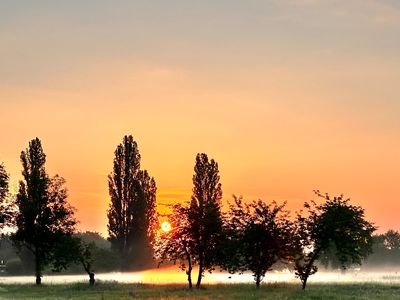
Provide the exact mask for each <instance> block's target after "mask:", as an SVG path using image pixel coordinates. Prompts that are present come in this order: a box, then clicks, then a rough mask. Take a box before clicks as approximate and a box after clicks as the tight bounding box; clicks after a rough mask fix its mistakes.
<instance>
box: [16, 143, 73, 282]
mask: <svg viewBox="0 0 400 300" xmlns="http://www.w3.org/2000/svg"><path fill="white" fill-rule="evenodd" d="M21 162H22V175H23V180H21V181H20V182H19V191H18V194H17V197H16V200H15V206H16V214H15V225H16V232H15V233H14V234H13V235H12V240H13V242H14V243H15V245H16V246H17V247H19V248H22V247H24V248H26V249H28V250H29V251H30V252H31V253H32V254H33V256H34V260H35V274H36V284H40V283H41V276H42V270H43V267H44V266H46V265H48V264H50V263H52V262H54V259H55V257H54V250H55V249H56V246H57V244H58V243H59V241H60V239H62V238H63V237H64V236H66V235H71V234H72V233H73V232H74V230H75V224H76V220H75V217H74V208H73V207H72V206H71V205H70V204H69V203H68V202H67V189H66V188H65V186H64V185H65V180H64V179H63V178H62V177H60V176H58V175H56V176H54V177H51V178H50V177H49V176H48V174H47V173H46V169H45V162H46V155H45V154H44V152H43V148H42V144H41V141H40V140H39V139H38V138H36V139H34V140H32V141H30V142H29V147H28V148H27V149H26V150H25V151H22V152H21Z"/></svg>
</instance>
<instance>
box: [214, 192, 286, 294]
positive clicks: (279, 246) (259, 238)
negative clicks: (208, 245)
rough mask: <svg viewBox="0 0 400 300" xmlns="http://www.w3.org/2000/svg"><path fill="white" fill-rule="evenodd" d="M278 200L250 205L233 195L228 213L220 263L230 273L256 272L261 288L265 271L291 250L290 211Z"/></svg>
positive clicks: (257, 284)
mask: <svg viewBox="0 0 400 300" xmlns="http://www.w3.org/2000/svg"><path fill="white" fill-rule="evenodd" d="M284 206H285V204H283V205H278V204H277V203H276V202H272V203H271V204H267V203H265V202H263V201H261V200H258V201H253V202H251V203H249V204H244V203H243V198H242V197H235V196H234V203H233V204H229V211H228V214H227V216H226V223H225V230H224V232H225V237H224V239H223V240H224V242H223V247H222V251H221V252H222V254H223V255H222V256H221V265H222V266H223V268H225V269H227V270H228V271H230V272H244V271H248V270H250V271H251V272H253V275H254V280H255V281H256V286H257V287H259V286H260V283H261V281H262V280H263V278H264V276H265V273H266V272H268V271H270V270H271V269H272V266H273V265H274V264H276V263H277V262H279V261H282V260H284V259H286V258H287V257H288V255H289V251H290V237H291V230H292V226H291V223H290V221H289V220H288V212H287V211H285V210H284Z"/></svg>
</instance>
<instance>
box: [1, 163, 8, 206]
mask: <svg viewBox="0 0 400 300" xmlns="http://www.w3.org/2000/svg"><path fill="white" fill-rule="evenodd" d="M8 179H9V178H8V174H7V172H6V169H5V167H4V165H3V164H0V201H1V202H3V201H4V200H5V199H6V197H7V194H8Z"/></svg>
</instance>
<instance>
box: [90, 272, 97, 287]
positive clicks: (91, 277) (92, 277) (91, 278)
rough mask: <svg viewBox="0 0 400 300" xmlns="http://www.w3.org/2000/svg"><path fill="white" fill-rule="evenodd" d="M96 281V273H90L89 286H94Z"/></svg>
mask: <svg viewBox="0 0 400 300" xmlns="http://www.w3.org/2000/svg"><path fill="white" fill-rule="evenodd" d="M95 281H96V280H95V279H94V273H93V272H89V285H90V286H94V282H95Z"/></svg>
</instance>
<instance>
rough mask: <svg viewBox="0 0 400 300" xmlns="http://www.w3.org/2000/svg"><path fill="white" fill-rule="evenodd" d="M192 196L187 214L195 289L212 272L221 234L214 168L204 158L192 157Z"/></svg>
mask: <svg viewBox="0 0 400 300" xmlns="http://www.w3.org/2000/svg"><path fill="white" fill-rule="evenodd" d="M194 171H195V174H194V175H193V185H194V187H193V195H192V198H191V201H190V206H189V210H188V220H189V228H190V232H191V237H192V239H193V249H192V254H193V257H194V260H195V261H196V262H197V264H198V266H199V274H198V278H197V283H196V287H197V288H199V287H200V284H201V279H202V277H203V275H204V271H205V270H207V271H209V272H212V271H213V269H214V266H215V264H216V263H217V262H216V259H217V254H216V251H217V249H218V244H219V242H220V237H221V232H222V215H221V199H222V189H221V184H220V183H219V179H220V176H219V170H218V164H217V163H216V162H215V161H214V160H213V159H211V160H208V157H207V155H206V154H204V153H201V154H197V156H196V164H195V167H194Z"/></svg>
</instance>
